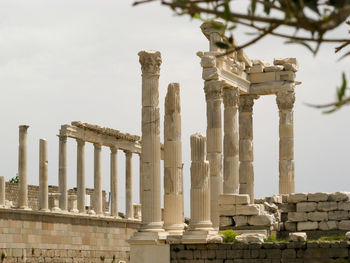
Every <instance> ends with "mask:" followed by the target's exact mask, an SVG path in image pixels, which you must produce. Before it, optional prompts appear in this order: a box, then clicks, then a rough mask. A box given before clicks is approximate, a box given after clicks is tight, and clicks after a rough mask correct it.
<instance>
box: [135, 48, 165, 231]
mask: <svg viewBox="0 0 350 263" xmlns="http://www.w3.org/2000/svg"><path fill="white" fill-rule="evenodd" d="M139 56H140V63H141V69H142V125H141V127H142V143H141V145H142V153H141V178H142V179H141V181H142V189H141V196H142V197H141V200H142V224H141V231H143V232H161V231H164V230H163V229H162V226H163V222H162V219H161V199H160V198H161V192H160V132H159V129H160V115H159V107H158V104H159V91H158V85H159V83H158V82H159V72H160V64H161V63H162V59H161V55H160V52H158V51H141V52H139Z"/></svg>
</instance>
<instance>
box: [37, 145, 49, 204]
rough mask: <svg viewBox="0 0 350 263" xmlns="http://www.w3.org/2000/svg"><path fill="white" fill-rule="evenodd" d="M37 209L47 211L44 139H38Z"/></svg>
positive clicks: (45, 146)
mask: <svg viewBox="0 0 350 263" xmlns="http://www.w3.org/2000/svg"><path fill="white" fill-rule="evenodd" d="M39 209H40V210H43V211H48V210H49V185H48V157H47V141H46V140H45V139H40V143H39Z"/></svg>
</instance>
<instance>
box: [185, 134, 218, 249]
mask: <svg viewBox="0 0 350 263" xmlns="http://www.w3.org/2000/svg"><path fill="white" fill-rule="evenodd" d="M205 152H206V138H205V136H204V135H202V134H200V133H196V134H193V135H192V136H191V161H192V162H191V220H190V225H189V228H188V230H186V232H185V233H184V235H183V243H205V242H206V241H207V239H208V237H209V235H211V234H215V233H216V231H214V229H213V227H212V222H211V220H210V218H211V216H210V209H211V207H210V176H209V162H208V161H206V160H205Z"/></svg>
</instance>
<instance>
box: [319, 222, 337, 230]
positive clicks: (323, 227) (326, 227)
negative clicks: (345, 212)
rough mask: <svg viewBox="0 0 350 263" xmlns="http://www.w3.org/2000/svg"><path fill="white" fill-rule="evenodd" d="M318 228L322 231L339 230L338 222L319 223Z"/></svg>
mask: <svg viewBox="0 0 350 263" xmlns="http://www.w3.org/2000/svg"><path fill="white" fill-rule="evenodd" d="M318 227H319V229H321V230H334V229H338V222H337V221H326V222H320V223H318Z"/></svg>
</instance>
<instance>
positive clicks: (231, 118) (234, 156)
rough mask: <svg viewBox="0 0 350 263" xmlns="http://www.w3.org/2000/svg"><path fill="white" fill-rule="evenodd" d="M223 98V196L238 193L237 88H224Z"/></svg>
mask: <svg viewBox="0 0 350 263" xmlns="http://www.w3.org/2000/svg"><path fill="white" fill-rule="evenodd" d="M223 97H224V99H223V100H224V194H237V193H238V191H239V189H238V188H239V152H238V151H239V136H238V101H239V91H238V88H233V87H225V88H224V89H223Z"/></svg>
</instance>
